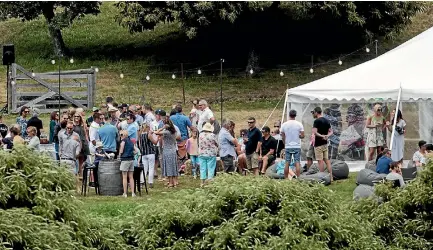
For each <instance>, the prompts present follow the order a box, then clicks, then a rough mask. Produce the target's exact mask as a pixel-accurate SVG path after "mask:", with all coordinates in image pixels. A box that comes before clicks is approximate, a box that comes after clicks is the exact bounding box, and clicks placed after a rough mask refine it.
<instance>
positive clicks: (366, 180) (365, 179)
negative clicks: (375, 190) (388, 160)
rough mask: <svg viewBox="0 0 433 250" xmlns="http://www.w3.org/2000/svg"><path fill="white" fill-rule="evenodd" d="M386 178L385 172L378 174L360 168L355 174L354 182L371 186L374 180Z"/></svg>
mask: <svg viewBox="0 0 433 250" xmlns="http://www.w3.org/2000/svg"><path fill="white" fill-rule="evenodd" d="M385 178H386V174H378V173H376V172H375V171H372V170H370V169H365V168H364V169H361V171H359V173H358V175H357V176H356V184H358V185H361V184H363V185H368V186H373V185H374V183H375V182H379V181H381V180H384V179H385Z"/></svg>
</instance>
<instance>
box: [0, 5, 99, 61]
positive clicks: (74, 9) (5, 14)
mask: <svg viewBox="0 0 433 250" xmlns="http://www.w3.org/2000/svg"><path fill="white" fill-rule="evenodd" d="M99 5H100V2H96V1H95V2H94V1H52V2H47V1H28V2H27V1H19V2H1V3H0V19H2V20H5V19H8V18H19V19H21V20H22V21H29V20H33V19H35V18H38V17H39V16H40V15H43V16H44V18H45V19H46V21H47V24H48V30H49V33H50V36H51V38H52V41H53V45H54V52H55V54H59V53H60V54H64V53H66V52H67V51H66V46H65V43H64V42H63V37H62V34H61V30H62V29H63V28H65V27H68V26H69V25H71V24H72V22H73V21H74V20H75V19H76V18H79V17H82V16H83V15H85V14H95V15H96V14H98V13H99Z"/></svg>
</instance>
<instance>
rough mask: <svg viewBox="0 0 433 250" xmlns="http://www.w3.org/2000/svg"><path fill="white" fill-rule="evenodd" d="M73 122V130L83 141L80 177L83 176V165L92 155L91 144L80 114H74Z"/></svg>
mask: <svg viewBox="0 0 433 250" xmlns="http://www.w3.org/2000/svg"><path fill="white" fill-rule="evenodd" d="M72 121H73V123H74V129H73V130H74V132H75V133H77V134H78V135H79V136H80V141H81V152H80V155H79V156H78V175H79V176H81V174H82V169H83V163H84V161H85V160H86V159H87V156H88V155H90V151H89V142H88V140H87V133H86V130H85V128H84V126H85V122H84V120H83V117H82V116H81V115H80V113H79V112H75V113H74V116H73V120H72Z"/></svg>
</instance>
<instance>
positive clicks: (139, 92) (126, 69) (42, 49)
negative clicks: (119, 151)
mask: <svg viewBox="0 0 433 250" xmlns="http://www.w3.org/2000/svg"><path fill="white" fill-rule="evenodd" d="M115 14H116V8H115V7H114V6H113V2H104V3H103V4H102V7H101V13H100V14H99V15H97V16H90V15H89V16H85V17H84V18H82V19H80V20H78V21H76V22H75V23H74V24H73V25H72V26H71V27H70V28H67V29H65V30H64V31H63V37H64V40H65V43H66V45H67V46H68V48H69V49H70V50H71V54H72V55H73V57H74V60H75V63H74V64H73V65H71V64H69V63H67V62H66V60H65V62H64V64H63V65H64V66H63V68H64V69H79V68H89V67H91V66H97V67H99V69H100V72H99V74H98V77H97V97H96V98H97V100H96V103H102V102H103V100H104V98H105V96H107V95H112V96H114V97H115V99H116V101H117V102H128V103H138V102H140V100H142V99H143V97H144V100H145V102H150V103H152V104H153V105H154V107H164V108H167V107H169V106H171V104H173V103H174V102H177V101H182V85H183V84H185V94H186V100H187V101H189V100H191V99H193V98H206V99H208V100H209V101H210V103H211V105H212V106H213V108H214V109H215V110H216V111H217V112H219V104H218V99H219V88H220V82H219V78H218V70H219V63H217V64H215V65H211V66H209V67H207V68H204V69H203V74H202V75H200V76H199V75H197V73H196V70H191V69H192V68H195V67H197V66H199V65H194V64H185V65H184V69H185V70H186V71H190V72H187V73H186V80H182V79H180V73H179V71H180V62H179V64H173V65H154V64H153V63H154V62H155V61H156V60H155V55H162V56H169V54H170V48H171V47H170V46H171V45H172V44H173V42H174V41H175V38H176V37H178V36H179V34H178V27H177V25H176V24H162V25H160V26H158V27H157V28H155V30H153V31H147V32H143V33H140V34H130V33H129V32H128V31H127V29H125V28H123V27H120V26H119V25H118V24H117V23H116V22H114V16H115ZM431 26H433V15H430V13H424V14H420V15H419V16H417V17H416V18H414V21H413V24H412V25H411V26H410V27H408V28H407V30H406V31H404V32H403V33H402V34H401V36H400V37H399V38H398V39H397V40H395V41H379V53H383V52H385V51H387V50H389V49H391V48H393V47H395V46H397V45H399V44H400V43H401V42H403V41H405V40H408V39H409V38H411V37H413V36H415V35H417V34H419V33H420V32H422V31H424V30H426V29H427V28H429V27H431ZM0 32H1V34H2V36H1V37H0V42H1V43H2V44H4V43H14V44H15V46H16V61H17V63H18V64H20V65H23V66H24V67H25V68H27V69H30V70H34V71H35V72H45V71H53V70H55V69H56V68H57V66H56V65H51V63H50V59H51V58H52V57H53V53H52V46H51V43H50V38H49V35H48V30H47V27H46V23H45V21H44V19H43V18H40V19H38V20H34V21H31V22H24V23H23V22H21V21H18V20H10V21H7V22H1V23H0ZM371 51H372V52H373V51H374V50H373V48H371ZM372 52H370V53H364V52H362V51H361V52H360V53H357V54H354V55H353V56H351V57H348V58H346V59H345V60H344V63H343V65H342V66H339V65H338V64H337V63H336V62H335V63H332V64H329V65H323V66H320V67H318V68H315V72H314V74H310V73H309V70H308V65H307V68H306V69H305V68H304V69H301V70H297V71H292V72H288V71H287V70H286V71H285V75H284V77H280V76H279V70H268V71H264V72H261V73H260V74H259V76H256V77H250V76H245V75H244V74H243V73H239V72H241V71H242V69H240V70H237V71H235V72H234V71H232V72H231V73H230V74H228V73H227V71H225V77H224V79H223V86H224V87H223V89H224V101H225V104H224V105H225V110H229V114H228V115H230V116H232V117H231V118H236V119H240V118H241V117H242V119H243V118H244V117H246V116H248V115H250V114H255V115H256V116H257V118H258V119H259V121H261V122H263V121H264V120H265V119H266V118H267V115H268V114H269V113H270V111H271V110H272V108H273V107H274V106H275V105H276V103H277V102H278V100H279V99H280V97H281V95H282V94H283V91H284V90H285V88H286V86H289V87H294V86H297V85H299V84H303V83H307V82H309V81H312V80H315V79H318V78H321V77H324V76H326V75H329V74H332V73H335V72H337V71H340V70H343V69H345V68H347V67H350V66H353V65H355V64H358V63H360V62H363V61H366V60H369V59H372V58H373V57H374V53H372ZM160 59H161V58H158V60H157V61H158V62H160V61H161V60H160ZM218 59H219V58H216V60H218ZM315 61H317V62H318V63H320V58H319V59H318V58H317V57H316V58H315ZM162 68H163V69H164V70H162ZM287 68H290V67H287ZM167 69H169V70H167ZM161 71H166V72H165V73H161ZM158 72H159V73H158ZM120 73H123V74H124V75H125V77H124V78H123V79H121V78H120V77H119V75H120ZM172 73H176V75H177V78H176V79H174V80H173V79H171V75H172ZM148 74H149V75H150V77H151V80H150V81H149V82H146V83H144V82H145V81H144V79H145V77H146V75H148ZM215 74H216V76H215ZM233 74H234V75H235V76H237V77H233ZM0 81H1V82H2V83H3V84H1V86H0V105H1V106H3V105H4V103H5V101H6V93H5V84H4V83H5V67H2V68H1V71H0ZM281 110H282V103H281V105H280V108H279V109H277V110H276V112H275V113H276V114H278V115H275V118H274V117H273V118H272V119H277V117H278V116H280V114H281ZM240 114H241V115H240ZM259 115H260V117H259ZM262 116H263V117H262Z"/></svg>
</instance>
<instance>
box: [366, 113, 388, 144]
mask: <svg viewBox="0 0 433 250" xmlns="http://www.w3.org/2000/svg"><path fill="white" fill-rule="evenodd" d="M383 120H384V119H383V116H375V115H373V116H372V117H371V125H374V126H376V125H378V124H382V125H383ZM367 129H368V134H367V146H368V147H369V148H376V147H379V146H383V145H384V144H385V139H384V137H383V127H382V126H380V127H374V128H367Z"/></svg>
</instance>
